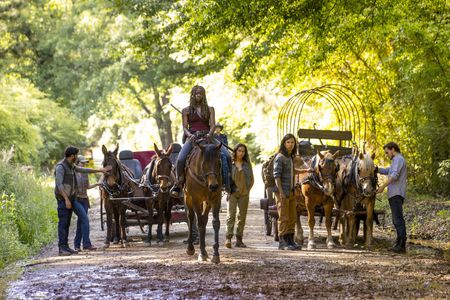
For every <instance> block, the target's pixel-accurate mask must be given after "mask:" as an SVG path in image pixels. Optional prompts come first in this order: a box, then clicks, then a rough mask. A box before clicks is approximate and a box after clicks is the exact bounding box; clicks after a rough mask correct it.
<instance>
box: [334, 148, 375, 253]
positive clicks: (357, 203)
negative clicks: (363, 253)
mask: <svg viewBox="0 0 450 300" xmlns="http://www.w3.org/2000/svg"><path fill="white" fill-rule="evenodd" d="M374 159H375V154H372V155H371V156H370V155H369V154H366V153H365V151H364V153H358V151H355V155H354V156H353V157H345V158H343V159H342V160H341V161H340V162H339V164H340V168H339V172H338V175H337V180H336V201H337V203H338V206H339V224H340V235H339V241H340V243H341V245H343V246H345V247H352V246H353V245H354V243H355V240H356V236H357V235H358V227H359V219H358V216H357V213H358V212H359V211H361V210H365V213H366V218H365V223H364V238H365V246H366V247H367V248H370V247H371V244H372V236H373V218H374V214H373V212H374V207H375V197H376V190H377V182H378V181H377V175H376V172H375V164H374V162H373V160H374Z"/></svg>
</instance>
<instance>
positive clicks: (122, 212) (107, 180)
mask: <svg viewBox="0 0 450 300" xmlns="http://www.w3.org/2000/svg"><path fill="white" fill-rule="evenodd" d="M118 151H119V145H117V146H116V149H115V150H114V151H108V150H107V149H106V147H105V146H104V145H103V146H102V152H103V156H104V158H103V163H102V164H103V167H107V166H110V167H111V170H110V171H109V172H107V173H105V174H104V176H103V180H102V185H101V190H102V192H101V196H102V197H103V201H104V202H103V203H104V204H105V211H106V240H105V248H108V247H109V245H110V241H111V238H112V237H113V234H114V233H115V234H116V235H117V237H118V239H119V241H120V242H121V244H122V246H123V247H127V246H128V240H127V233H126V210H127V208H126V206H124V205H123V204H122V203H120V202H119V201H114V200H111V198H128V197H143V196H144V193H143V191H142V189H141V188H140V186H139V182H137V181H135V180H134V179H133V173H132V171H131V170H130V169H128V168H127V166H125V165H124V164H122V163H121V162H120V161H119V159H118V158H117V153H118ZM113 217H114V223H115V228H113V226H112V224H113Z"/></svg>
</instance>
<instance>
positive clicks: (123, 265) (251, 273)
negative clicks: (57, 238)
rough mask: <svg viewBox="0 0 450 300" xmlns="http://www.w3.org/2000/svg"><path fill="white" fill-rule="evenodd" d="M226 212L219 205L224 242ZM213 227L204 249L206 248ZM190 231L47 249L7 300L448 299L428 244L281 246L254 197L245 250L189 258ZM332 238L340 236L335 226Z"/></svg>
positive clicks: (445, 266)
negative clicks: (405, 249) (398, 247)
mask: <svg viewBox="0 0 450 300" xmlns="http://www.w3.org/2000/svg"><path fill="white" fill-rule="evenodd" d="M222 207H224V208H225V207H226V205H225V204H224V205H223V206H222ZM98 215H99V214H98V208H95V209H93V210H92V211H91V220H92V221H91V222H92V225H91V227H92V239H93V243H94V244H95V245H97V246H101V245H102V242H103V237H104V232H102V231H101V230H100V222H99V220H98ZM225 216H226V214H225V210H223V213H221V220H222V224H221V226H222V227H221V236H222V241H223V235H224V231H225ZM74 219H75V218H74ZM210 223H211V221H210V222H209V226H208V230H207V232H208V235H207V245H208V251H209V253H210V254H211V252H212V251H211V250H212V248H211V247H212V240H213V231H212V228H211V224H210ZM72 224H75V220H73V223H72ZM303 224H305V222H304V223H303ZM73 227H74V226H73ZM304 228H305V229H306V227H305V226H304ZM186 233H187V230H186V224H174V226H173V227H172V237H171V240H170V242H169V243H166V244H163V245H157V244H156V243H154V244H153V245H152V246H151V247H145V246H144V243H143V242H142V240H141V238H142V235H141V233H140V231H139V230H138V228H132V229H131V231H130V234H131V236H132V239H133V242H132V243H131V247H130V248H120V247H119V246H117V245H114V246H112V247H111V248H109V249H108V250H106V251H104V250H98V251H96V252H91V253H81V254H78V255H74V256H71V257H58V256H57V247H56V245H51V246H49V247H48V248H46V249H45V250H44V251H43V252H42V253H41V254H40V255H39V256H38V257H37V258H36V260H34V261H32V262H31V263H30V264H29V265H28V266H27V267H26V268H25V272H24V274H23V276H22V277H21V278H20V279H19V280H18V281H15V282H13V283H12V284H11V285H10V288H9V290H8V299H55V298H56V299H150V298H151V299H197V298H202V299H238V298H241V299H275V298H276V299H285V298H293V299H303V298H304V299H312V298H314V299H316V298H430V299H431V298H433V299H436V298H449V297H450V271H449V270H450V264H449V262H448V261H446V260H444V259H442V258H440V257H439V256H438V255H437V254H436V253H435V252H434V251H433V250H431V249H429V248H423V247H417V246H412V245H410V246H409V247H410V249H409V253H408V254H407V255H393V254H391V253H388V252H387V251H386V247H387V246H388V240H387V239H386V237H385V236H383V233H382V232H380V231H378V230H377V231H376V232H375V237H376V241H375V250H374V251H372V252H368V251H365V250H351V251H349V250H344V249H341V248H337V249H334V250H328V249H326V248H325V247H324V238H323V237H324V236H325V234H324V228H323V227H319V231H318V236H319V238H318V249H317V250H315V251H307V250H302V251H295V252H290V251H278V250H277V244H276V243H275V242H274V241H273V238H272V237H268V236H265V235H264V229H263V215H262V212H261V211H260V210H259V208H258V199H252V203H251V206H250V211H249V214H248V225H247V227H246V232H245V237H244V241H245V242H246V243H247V245H248V248H247V249H235V248H233V249H226V248H225V247H223V246H222V245H221V248H220V252H221V264H219V265H213V264H212V263H211V262H202V263H200V262H197V255H195V256H188V255H186V251H185V250H186V247H185V245H183V243H182V240H183V239H185V237H186ZM334 236H335V241H336V242H337V232H334ZM70 239H71V240H73V233H72V234H71V236H70ZM196 247H197V248H196V251H197V253H198V246H196ZM197 253H196V254H197Z"/></svg>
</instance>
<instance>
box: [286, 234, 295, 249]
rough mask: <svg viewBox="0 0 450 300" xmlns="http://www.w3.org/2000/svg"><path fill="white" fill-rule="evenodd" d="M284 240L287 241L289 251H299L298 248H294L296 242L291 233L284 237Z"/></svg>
mask: <svg viewBox="0 0 450 300" xmlns="http://www.w3.org/2000/svg"><path fill="white" fill-rule="evenodd" d="M284 240H285V241H286V244H287V249H288V250H297V248H296V247H295V246H294V240H293V237H291V234H290V233H288V234H285V235H284Z"/></svg>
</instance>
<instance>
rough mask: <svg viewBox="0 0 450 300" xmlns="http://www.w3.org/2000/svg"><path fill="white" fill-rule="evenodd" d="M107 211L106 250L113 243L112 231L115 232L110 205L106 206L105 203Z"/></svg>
mask: <svg viewBox="0 0 450 300" xmlns="http://www.w3.org/2000/svg"><path fill="white" fill-rule="evenodd" d="M105 211H106V239H105V248H108V247H109V245H110V243H111V237H112V231H113V226H112V225H113V224H112V223H113V213H112V209H111V206H110V205H106V201H105Z"/></svg>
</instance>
